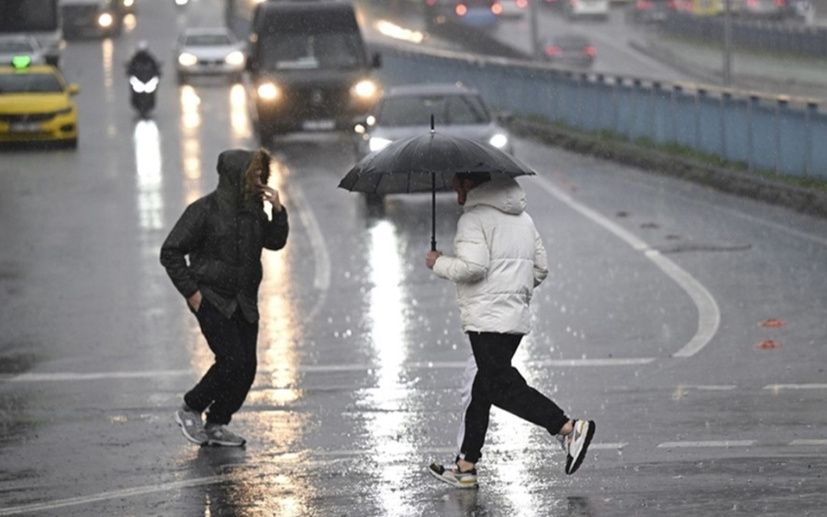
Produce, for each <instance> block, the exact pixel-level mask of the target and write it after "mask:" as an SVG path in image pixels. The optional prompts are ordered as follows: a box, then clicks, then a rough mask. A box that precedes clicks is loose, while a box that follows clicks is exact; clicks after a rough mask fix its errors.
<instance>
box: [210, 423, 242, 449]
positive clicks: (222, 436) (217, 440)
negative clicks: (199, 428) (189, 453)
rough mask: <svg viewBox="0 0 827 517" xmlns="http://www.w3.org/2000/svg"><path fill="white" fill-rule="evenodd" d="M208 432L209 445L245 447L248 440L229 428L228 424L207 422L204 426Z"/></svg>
mask: <svg viewBox="0 0 827 517" xmlns="http://www.w3.org/2000/svg"><path fill="white" fill-rule="evenodd" d="M204 431H205V432H206V433H207V445H220V446H224V447H244V444H245V443H247V440H245V439H244V437H243V436H239V435H237V434H235V433H234V432H232V431H230V430H229V429H227V426H226V425H219V424H207V427H205V428H204Z"/></svg>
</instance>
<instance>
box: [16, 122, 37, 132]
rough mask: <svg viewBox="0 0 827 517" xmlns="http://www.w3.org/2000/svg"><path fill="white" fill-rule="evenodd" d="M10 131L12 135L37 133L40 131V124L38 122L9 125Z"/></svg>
mask: <svg viewBox="0 0 827 517" xmlns="http://www.w3.org/2000/svg"><path fill="white" fill-rule="evenodd" d="M9 131H10V132H12V133H37V132H38V131H40V124H39V123H37V122H16V123H15V122H13V123H11V124H9Z"/></svg>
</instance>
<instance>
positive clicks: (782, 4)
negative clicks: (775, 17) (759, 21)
mask: <svg viewBox="0 0 827 517" xmlns="http://www.w3.org/2000/svg"><path fill="white" fill-rule="evenodd" d="M786 5H787V2H785V1H784V0H775V6H776V7H785V6H786Z"/></svg>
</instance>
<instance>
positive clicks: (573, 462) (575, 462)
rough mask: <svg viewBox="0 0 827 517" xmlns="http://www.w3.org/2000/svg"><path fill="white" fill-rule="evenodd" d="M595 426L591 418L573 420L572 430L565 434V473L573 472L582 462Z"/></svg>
mask: <svg viewBox="0 0 827 517" xmlns="http://www.w3.org/2000/svg"><path fill="white" fill-rule="evenodd" d="M595 429H596V426H595V424H594V421H592V420H575V421H574V430H573V431H572V432H570V433H569V434H567V435H566V436H565V441H564V442H563V449H565V451H566V474H574V473H575V472H577V469H579V468H580V464H581V463H583V458H585V457H586V451H587V450H588V448H589V444H590V443H592V437H594V431H595Z"/></svg>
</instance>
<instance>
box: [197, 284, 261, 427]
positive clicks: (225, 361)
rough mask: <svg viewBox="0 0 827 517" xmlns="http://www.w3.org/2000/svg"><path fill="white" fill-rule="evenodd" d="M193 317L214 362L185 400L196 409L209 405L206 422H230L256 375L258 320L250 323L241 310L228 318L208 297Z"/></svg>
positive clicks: (202, 409) (201, 409)
mask: <svg viewBox="0 0 827 517" xmlns="http://www.w3.org/2000/svg"><path fill="white" fill-rule="evenodd" d="M196 317H197V318H198V323H199V324H200V325H201V333H202V334H203V335H204V338H205V339H206V340H207V344H208V345H209V346H210V350H212V352H213V354H215V362H214V363H213V365H212V366H211V367H210V369H209V370H207V373H206V374H205V375H204V377H202V378H201V380H200V381H199V382H198V384H196V385H195V387H194V388H193V389H191V390H190V391H189V392H188V393H187V394H186V395H184V402H186V404H187V405H188V406H189V407H190V408H192V409H195V410H196V411H204V410H206V409H207V408H209V410H210V411H209V413H208V414H207V423H211V424H229V423H230V419H231V418H232V416H233V414H234V413H235V412H236V411H238V410H239V409H240V408H241V405H242V404H243V403H244V399H246V398H247V393H248V392H249V391H250V387H251V386H252V385H253V381H254V380H255V377H256V366H257V363H256V343H257V342H258V322H256V323H250V322H249V321H247V320H246V319H244V316H243V315H242V314H241V311H240V310H237V311H236V312H235V314H233V317H232V318H229V319H228V318H226V317H225V316H224V315H223V314H221V312H219V311H218V309H216V308H215V307H214V306H213V305H212V304H211V303H210V302H208V301H207V300H203V301H202V302H201V307H199V310H198V313H197V314H196Z"/></svg>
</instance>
